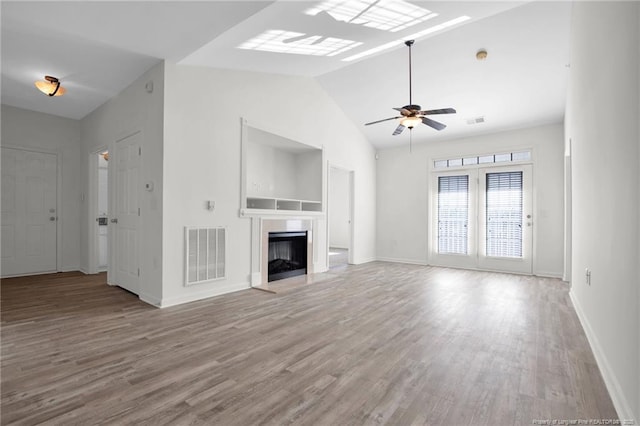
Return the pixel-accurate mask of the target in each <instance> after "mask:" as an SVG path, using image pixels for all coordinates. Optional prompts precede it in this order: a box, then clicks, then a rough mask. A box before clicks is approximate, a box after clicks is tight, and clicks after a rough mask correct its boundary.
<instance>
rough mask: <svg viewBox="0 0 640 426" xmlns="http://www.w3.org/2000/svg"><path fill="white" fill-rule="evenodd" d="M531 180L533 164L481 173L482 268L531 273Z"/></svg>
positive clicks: (480, 264)
mask: <svg viewBox="0 0 640 426" xmlns="http://www.w3.org/2000/svg"><path fill="white" fill-rule="evenodd" d="M531 177H532V176H531V166H530V165H521V166H517V167H508V168H502V167H492V168H487V169H480V170H479V179H478V180H479V182H478V183H479V191H480V194H482V195H481V197H480V203H479V205H478V207H479V213H480V214H479V226H478V230H479V231H480V235H479V236H478V241H479V242H480V250H479V251H478V254H479V256H478V266H479V267H480V268H481V269H492V270H498V271H508V272H520V273H526V274H530V273H531V271H532V269H531V266H532V261H531V243H532V228H533V226H532V224H533V222H532V220H531V215H532V209H531V194H532V189H531V188H532V182H531Z"/></svg>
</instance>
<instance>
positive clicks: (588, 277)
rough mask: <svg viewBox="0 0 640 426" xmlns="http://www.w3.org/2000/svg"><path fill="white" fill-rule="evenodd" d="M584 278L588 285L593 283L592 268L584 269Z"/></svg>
mask: <svg viewBox="0 0 640 426" xmlns="http://www.w3.org/2000/svg"><path fill="white" fill-rule="evenodd" d="M584 279H585V282H586V283H587V285H589V286H590V285H591V270H590V269H589V268H587V269H585V270H584Z"/></svg>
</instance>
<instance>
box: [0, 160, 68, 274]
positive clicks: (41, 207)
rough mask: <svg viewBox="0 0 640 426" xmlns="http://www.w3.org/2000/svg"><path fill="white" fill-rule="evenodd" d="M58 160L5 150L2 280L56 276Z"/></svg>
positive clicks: (3, 161)
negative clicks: (53, 273)
mask: <svg viewBox="0 0 640 426" xmlns="http://www.w3.org/2000/svg"><path fill="white" fill-rule="evenodd" d="M57 174H58V172H57V157H56V155H55V154H45V153H41V152H33V151H25V150H21V149H13V148H2V223H1V225H2V276H12V275H29V274H37V273H44V272H55V271H56V267H57V265H56V263H57V241H56V236H57V223H56V222H57V220H58V217H57V215H58V213H57Z"/></svg>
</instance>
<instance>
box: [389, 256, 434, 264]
mask: <svg viewBox="0 0 640 426" xmlns="http://www.w3.org/2000/svg"><path fill="white" fill-rule="evenodd" d="M377 260H378V261H380V262H392V263H406V264H408V265H421V266H428V264H427V262H424V261H419V260H414V259H398V258H395V257H379V258H378V259H377Z"/></svg>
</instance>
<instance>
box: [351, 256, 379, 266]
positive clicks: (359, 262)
mask: <svg viewBox="0 0 640 426" xmlns="http://www.w3.org/2000/svg"><path fill="white" fill-rule="evenodd" d="M376 260H378V259H376V258H375V257H365V258H364V259H353V264H354V265H362V264H364V263H371V262H375V261H376Z"/></svg>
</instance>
